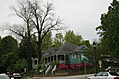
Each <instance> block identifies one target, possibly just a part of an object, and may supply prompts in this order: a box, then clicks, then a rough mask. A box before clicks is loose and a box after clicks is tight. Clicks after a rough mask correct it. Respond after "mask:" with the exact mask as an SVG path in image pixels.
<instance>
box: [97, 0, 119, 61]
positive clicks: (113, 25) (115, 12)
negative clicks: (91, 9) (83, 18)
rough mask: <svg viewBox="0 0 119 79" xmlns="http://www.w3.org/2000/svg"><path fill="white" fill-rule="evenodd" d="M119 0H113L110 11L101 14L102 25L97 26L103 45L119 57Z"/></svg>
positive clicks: (115, 56)
mask: <svg viewBox="0 0 119 79" xmlns="http://www.w3.org/2000/svg"><path fill="white" fill-rule="evenodd" d="M118 29H119V1H117V0H113V2H112V3H111V6H109V7H108V12H107V13H104V14H102V15H101V25H100V26H98V27H97V28H96V30H98V31H99V32H98V34H99V35H100V37H101V39H100V40H101V43H102V44H101V45H103V46H106V47H107V48H108V51H109V52H111V53H112V54H113V56H114V58H117V60H118V59H119V56H118V55H119V53H118V52H119V31H118Z"/></svg>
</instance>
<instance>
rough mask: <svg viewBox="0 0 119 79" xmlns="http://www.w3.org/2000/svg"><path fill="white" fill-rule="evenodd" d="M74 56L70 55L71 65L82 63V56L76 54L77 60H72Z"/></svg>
mask: <svg viewBox="0 0 119 79" xmlns="http://www.w3.org/2000/svg"><path fill="white" fill-rule="evenodd" d="M72 55H73V54H70V56H69V58H70V64H74V63H81V55H80V54H75V55H76V58H72Z"/></svg>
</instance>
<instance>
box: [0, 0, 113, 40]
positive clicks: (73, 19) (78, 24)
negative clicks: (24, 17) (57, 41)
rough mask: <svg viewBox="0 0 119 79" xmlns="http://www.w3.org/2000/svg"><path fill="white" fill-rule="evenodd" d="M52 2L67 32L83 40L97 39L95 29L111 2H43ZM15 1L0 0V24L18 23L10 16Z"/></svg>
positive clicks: (97, 0) (103, 0)
mask: <svg viewBox="0 0 119 79" xmlns="http://www.w3.org/2000/svg"><path fill="white" fill-rule="evenodd" d="M43 1H50V2H53V4H54V7H55V13H56V14H57V15H58V16H59V17H60V18H61V19H63V22H64V23H65V24H66V25H67V27H68V29H67V30H65V31H68V30H73V31H74V33H75V34H79V35H81V36H82V37H83V39H84V40H90V41H93V39H98V38H99V37H98V35H97V34H96V33H97V32H96V31H95V28H96V27H97V26H99V25H100V17H101V14H102V13H106V12H107V11H108V6H109V5H110V3H112V0H43ZM16 2H17V1H16V0H0V24H1V23H4V22H9V23H10V24H14V23H19V20H18V19H17V17H15V16H12V15H11V13H12V11H11V10H10V8H9V7H10V6H11V5H16V4H17V3H16ZM5 35H8V33H7V31H4V32H3V31H1V32H0V36H5Z"/></svg>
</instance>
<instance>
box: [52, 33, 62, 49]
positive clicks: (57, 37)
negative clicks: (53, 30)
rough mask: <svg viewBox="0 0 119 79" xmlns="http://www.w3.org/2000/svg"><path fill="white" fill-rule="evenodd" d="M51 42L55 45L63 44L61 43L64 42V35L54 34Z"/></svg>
mask: <svg viewBox="0 0 119 79" xmlns="http://www.w3.org/2000/svg"><path fill="white" fill-rule="evenodd" d="M53 43H54V45H55V46H57V47H59V46H61V45H63V43H64V37H63V35H62V34H61V33H57V34H55V37H54V41H53Z"/></svg>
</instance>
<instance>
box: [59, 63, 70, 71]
mask: <svg viewBox="0 0 119 79" xmlns="http://www.w3.org/2000/svg"><path fill="white" fill-rule="evenodd" d="M58 69H60V70H68V65H65V64H60V65H58Z"/></svg>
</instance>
